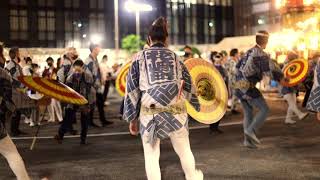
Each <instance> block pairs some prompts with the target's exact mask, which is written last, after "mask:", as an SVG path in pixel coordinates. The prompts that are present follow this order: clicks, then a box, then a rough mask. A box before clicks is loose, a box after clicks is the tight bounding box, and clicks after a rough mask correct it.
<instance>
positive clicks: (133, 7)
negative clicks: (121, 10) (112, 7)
mask: <svg viewBox="0 0 320 180" xmlns="http://www.w3.org/2000/svg"><path fill="white" fill-rule="evenodd" d="M124 7H125V9H126V10H127V11H129V12H142V11H152V6H151V5H149V4H142V3H137V2H134V1H133V0H129V1H127V2H125V4H124Z"/></svg>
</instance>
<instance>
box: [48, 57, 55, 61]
mask: <svg viewBox="0 0 320 180" xmlns="http://www.w3.org/2000/svg"><path fill="white" fill-rule="evenodd" d="M48 61H52V62H54V60H53V58H52V57H48V58H47V60H46V62H48Z"/></svg>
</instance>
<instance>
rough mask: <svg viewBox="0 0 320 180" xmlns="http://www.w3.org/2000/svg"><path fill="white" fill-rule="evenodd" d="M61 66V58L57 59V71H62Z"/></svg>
mask: <svg viewBox="0 0 320 180" xmlns="http://www.w3.org/2000/svg"><path fill="white" fill-rule="evenodd" d="M60 66H61V58H60V57H59V58H58V59H57V69H60Z"/></svg>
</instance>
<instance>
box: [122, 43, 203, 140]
mask: <svg viewBox="0 0 320 180" xmlns="http://www.w3.org/2000/svg"><path fill="white" fill-rule="evenodd" d="M181 80H183V81H184V82H185V83H184V86H183V91H182V96H181V98H180V100H178V99H179V98H178V94H179V88H180V87H181ZM185 100H189V102H191V104H192V105H193V106H194V107H195V108H196V109H199V102H198V99H197V96H196V95H195V90H194V88H193V86H192V81H191V76H190V74H189V72H188V70H187V68H186V67H185V66H184V64H183V62H182V61H181V60H180V59H179V57H178V56H177V55H176V54H175V53H174V52H172V51H170V50H168V49H167V48H165V47H163V46H161V45H159V44H158V45H155V46H153V47H151V48H149V49H147V50H143V51H141V52H139V53H138V54H137V56H136V58H135V59H134V60H133V62H132V65H131V68H130V70H129V73H128V76H127V87H126V95H125V100H124V114H123V118H124V120H126V121H129V122H130V121H132V120H135V119H137V120H139V121H140V134H141V135H143V136H147V137H148V138H149V139H150V141H152V139H153V140H155V139H156V138H159V139H165V138H168V137H169V136H170V134H171V133H172V132H175V131H178V130H181V129H182V128H188V115H187V113H186V109H185V106H184V102H185ZM177 104H183V110H184V111H183V112H181V113H178V114H177V113H176V114H173V113H169V112H165V111H164V112H159V113H157V114H151V115H150V114H140V110H141V107H142V106H143V107H150V106H152V105H155V108H165V107H168V106H174V105H177ZM150 141H149V142H150ZM150 143H152V142H150Z"/></svg>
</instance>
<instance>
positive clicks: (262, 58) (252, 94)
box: [235, 45, 283, 100]
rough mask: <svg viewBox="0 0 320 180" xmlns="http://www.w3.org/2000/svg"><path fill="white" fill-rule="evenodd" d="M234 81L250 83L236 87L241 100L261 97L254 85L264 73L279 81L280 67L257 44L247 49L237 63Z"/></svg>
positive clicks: (280, 76) (280, 75)
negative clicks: (245, 86)
mask: <svg viewBox="0 0 320 180" xmlns="http://www.w3.org/2000/svg"><path fill="white" fill-rule="evenodd" d="M236 67H237V74H236V81H237V82H238V81H245V82H249V83H250V84H251V86H250V87H248V88H241V89H240V88H236V90H235V94H236V96H237V97H238V98H239V99H240V100H242V99H244V100H249V99H254V98H258V97H261V96H262V94H261V92H260V91H259V89H257V88H256V87H255V86H256V84H257V83H258V82H260V81H261V80H262V78H263V76H264V75H267V76H271V78H272V79H274V80H276V81H280V80H281V78H283V73H282V72H281V69H280V68H279V67H278V66H277V65H276V64H275V63H274V62H272V60H271V59H270V57H269V55H268V54H267V53H266V52H264V51H263V49H261V48H260V47H259V46H258V45H256V46H255V47H253V48H251V49H250V50H248V51H247V53H246V54H245V56H244V57H242V58H241V59H240V61H239V63H238V64H237V66H236Z"/></svg>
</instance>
